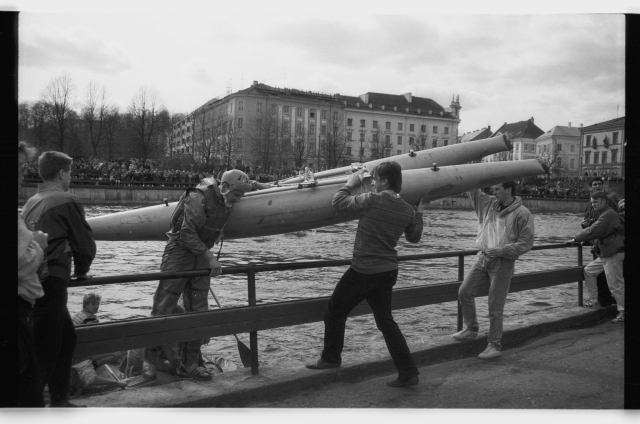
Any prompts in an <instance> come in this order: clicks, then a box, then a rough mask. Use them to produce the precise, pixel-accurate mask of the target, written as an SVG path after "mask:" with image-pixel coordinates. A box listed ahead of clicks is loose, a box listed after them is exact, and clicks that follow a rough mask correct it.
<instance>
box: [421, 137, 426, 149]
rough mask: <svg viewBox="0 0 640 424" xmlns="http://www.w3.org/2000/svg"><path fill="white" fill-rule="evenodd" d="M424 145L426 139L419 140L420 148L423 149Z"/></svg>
mask: <svg viewBox="0 0 640 424" xmlns="http://www.w3.org/2000/svg"><path fill="white" fill-rule="evenodd" d="M425 144H427V137H421V138H420V147H421V148H423V149H424V146H425Z"/></svg>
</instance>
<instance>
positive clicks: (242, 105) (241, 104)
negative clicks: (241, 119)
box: [231, 100, 244, 112]
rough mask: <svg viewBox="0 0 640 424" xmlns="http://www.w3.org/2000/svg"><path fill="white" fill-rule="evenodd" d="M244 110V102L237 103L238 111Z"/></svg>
mask: <svg viewBox="0 0 640 424" xmlns="http://www.w3.org/2000/svg"><path fill="white" fill-rule="evenodd" d="M241 110H244V101H242V100H239V101H238V111H241ZM231 112H233V103H231Z"/></svg>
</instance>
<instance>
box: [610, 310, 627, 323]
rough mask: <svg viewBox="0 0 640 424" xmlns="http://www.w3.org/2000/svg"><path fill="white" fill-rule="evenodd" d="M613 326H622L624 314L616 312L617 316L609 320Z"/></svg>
mask: <svg viewBox="0 0 640 424" xmlns="http://www.w3.org/2000/svg"><path fill="white" fill-rule="evenodd" d="M611 322H613V323H614V324H624V312H618V315H617V316H616V317H615V318H614V319H612V320H611Z"/></svg>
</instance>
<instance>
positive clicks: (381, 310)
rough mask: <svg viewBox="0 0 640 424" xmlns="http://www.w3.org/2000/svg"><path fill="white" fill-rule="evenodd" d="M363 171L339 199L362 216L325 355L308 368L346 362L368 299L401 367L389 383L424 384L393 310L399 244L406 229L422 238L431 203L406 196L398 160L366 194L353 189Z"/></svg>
mask: <svg viewBox="0 0 640 424" xmlns="http://www.w3.org/2000/svg"><path fill="white" fill-rule="evenodd" d="M361 174H362V171H360V172H357V173H354V174H353V175H352V177H351V179H350V180H349V182H347V183H346V184H345V185H344V186H343V187H342V188H341V189H340V190H339V191H338V193H336V195H335V196H334V198H333V207H334V209H335V210H337V211H345V210H346V211H349V212H352V213H358V214H360V220H359V222H358V230H357V232H356V239H355V243H354V246H353V259H352V262H351V267H350V268H349V269H348V270H347V272H345V273H344V275H343V276H342V278H341V279H340V281H339V282H338V284H337V286H336V288H335V289H334V291H333V294H332V295H331V299H330V300H329V303H328V305H327V310H326V312H325V316H324V323H325V331H324V349H323V351H322V356H321V357H320V359H318V360H317V361H316V362H313V363H311V364H308V365H307V368H310V369H328V368H338V367H339V366H340V365H341V363H342V358H341V353H342V349H343V346H344V332H345V323H346V321H347V315H348V314H349V313H350V312H351V310H352V309H353V308H355V307H356V306H357V305H358V304H359V303H360V302H362V300H363V299H366V300H367V303H369V306H370V307H371V309H372V311H373V316H374V318H375V320H376V325H377V326H378V328H379V329H380V331H381V332H382V335H383V336H384V340H385V343H386V344H387V348H388V349H389V353H390V354H391V357H392V358H393V362H394V364H395V366H396V368H397V369H398V378H397V380H394V381H391V382H389V383H387V384H388V385H389V386H391V387H404V386H413V385H416V384H418V374H419V372H418V368H416V366H415V363H414V362H413V359H412V358H411V352H410V351H409V347H408V346H407V342H406V340H405V338H404V336H403V334H402V332H401V331H400V328H398V324H396V322H395V321H394V319H393V316H392V314H391V296H392V290H393V286H394V285H395V283H396V279H397V278H398V260H397V251H396V249H395V247H396V244H397V243H398V240H399V239H400V237H401V236H402V234H403V233H404V235H405V238H406V239H407V241H409V242H411V243H417V242H418V241H420V237H421V236H422V211H423V210H424V206H425V205H424V203H423V202H422V201H421V202H420V203H419V204H418V206H416V207H412V206H411V205H409V204H408V203H407V202H405V201H404V200H402V199H401V198H400V196H399V194H398V193H400V190H401V188H402V170H401V168H400V165H399V164H398V163H397V162H384V163H381V164H380V165H378V166H376V167H375V168H374V169H373V172H372V176H373V181H372V184H371V191H369V192H365V190H362V191H363V193H362V194H359V195H357V196H353V195H351V193H352V191H353V190H354V189H355V188H357V187H358V186H360V185H361ZM363 188H364V187H363Z"/></svg>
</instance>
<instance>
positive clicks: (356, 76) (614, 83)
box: [19, 1, 625, 134]
mask: <svg viewBox="0 0 640 424" xmlns="http://www.w3.org/2000/svg"><path fill="white" fill-rule="evenodd" d="M177 3H178V4H184V5H188V7H186V6H185V7H184V8H182V9H180V10H171V13H168V12H167V10H168V9H167V8H159V9H160V11H161V12H162V13H157V14H151V13H142V12H143V10H142V9H140V8H135V7H133V8H127V9H120V11H123V10H126V11H127V13H114V10H110V12H111V13H96V12H104V11H103V10H97V11H92V10H89V12H91V13H85V11H86V9H78V8H72V7H69V8H67V9H66V10H64V9H63V13H51V12H49V11H48V10H49V9H46V8H41V9H38V8H35V9H34V8H31V9H28V8H26V9H23V10H26V11H24V12H22V13H20V20H19V25H20V27H19V39H20V41H19V51H20V57H19V101H21V102H22V101H35V100H37V99H38V98H39V97H40V95H41V93H42V91H43V90H44V88H45V86H46V85H47V83H48V82H49V81H50V80H51V79H52V78H54V77H57V76H60V75H62V74H63V73H64V72H67V73H68V74H69V75H70V76H71V78H72V80H73V81H74V83H75V86H76V101H77V109H78V110H79V109H80V107H81V105H82V101H83V98H84V96H85V91H86V87H87V85H88V83H89V82H90V81H92V82H95V83H97V84H100V85H104V86H106V88H107V92H108V94H109V96H110V100H111V101H112V102H113V103H115V104H117V105H119V106H120V108H121V109H122V110H124V109H126V107H127V105H128V104H129V102H130V101H131V98H132V97H133V96H134V94H135V93H136V91H138V89H139V88H140V87H142V86H143V85H146V86H148V87H150V88H153V89H155V90H157V91H158V93H159V94H160V97H161V99H162V102H163V104H164V105H165V106H166V108H167V109H168V110H169V111H170V112H172V113H176V112H185V113H186V112H190V111H192V110H193V109H195V108H196V107H198V106H200V105H202V104H203V103H204V102H206V101H207V100H209V99H211V98H213V97H215V96H218V95H220V94H224V93H225V92H226V91H227V89H228V87H230V88H231V90H232V91H237V90H240V89H243V88H247V87H248V86H249V85H251V83H252V81H254V80H257V81H259V82H263V83H265V84H268V85H271V86H277V87H289V88H297V89H301V90H312V91H320V92H325V93H331V94H334V93H341V94H346V95H352V96H357V95H360V94H363V93H366V92H369V91H371V92H379V93H391V94H402V93H406V92H412V93H413V95H414V96H420V97H427V98H430V99H433V100H434V101H436V102H437V103H439V104H440V105H442V106H443V107H448V106H449V103H450V102H451V97H452V94H454V93H455V95H456V96H457V95H459V96H460V104H461V106H462V110H461V120H462V121H461V123H460V127H459V133H460V134H463V133H465V132H468V131H473V130H475V129H479V128H481V127H484V126H486V125H488V124H490V125H491V127H492V129H494V130H496V129H498V127H499V126H500V125H502V124H503V123H504V122H516V121H522V120H526V119H528V118H530V117H534V118H535V123H536V125H538V126H539V127H540V128H541V129H542V130H544V131H546V130H548V129H550V128H551V127H553V126H555V125H567V124H568V122H571V123H572V125H573V126H578V125H579V124H580V123H582V124H584V125H585V126H586V125H591V124H594V123H597V122H600V121H603V120H608V119H613V118H616V116H617V115H619V116H624V114H625V102H624V95H625V91H624V84H625V75H624V70H625V52H624V48H625V21H624V16H623V15H622V14H603V13H599V14H563V15H550V14H537V15H524V14H515V15H501V14H490V15H486V14H485V15H477V14H476V15H473V14H468V15H429V14H427V13H429V11H427V10H426V9H422V10H419V12H420V13H421V14H416V13H415V10H414V9H411V8H406V7H400V8H397V9H398V10H396V12H398V11H401V10H407V12H408V11H412V12H413V13H412V14H411V15H408V14H405V15H377V16H374V15H361V14H356V12H358V10H359V9H358V8H355V9H353V8H351V9H346V12H345V13H341V12H339V11H340V10H341V8H340V6H339V5H340V3H326V4H331V6H329V12H331V10H332V9H331V8H332V7H333V8H335V9H336V12H335V13H327V11H328V10H327V7H325V8H324V9H323V13H324V14H322V15H310V14H302V13H311V12H312V11H313V7H307V8H306V9H303V10H298V9H295V8H293V7H295V6H291V7H292V8H287V7H286V6H288V5H296V4H298V5H299V4H300V2H291V3H286V4H284V6H285V7H282V8H281V12H279V13H274V11H273V10H270V13H272V14H270V15H257V14H256V15H252V14H249V13H254V12H260V11H261V12H264V5H263V6H261V7H262V9H259V10H258V9H254V7H253V6H252V4H254V3H252V2H249V3H246V6H241V7H240V8H232V9H229V10H227V11H220V10H218V9H215V8H212V7H211V6H209V7H205V8H202V7H196V6H197V4H194V3H193V2H189V1H186V2H184V3H183V2H177ZM387 3H388V2H387ZM267 4H271V3H267ZM311 4H316V6H317V7H319V8H320V7H322V6H321V5H322V4H325V3H324V2H319V3H318V2H315V3H314V2H310V3H309V5H311ZM359 4H360V7H362V8H364V9H367V10H368V9H372V10H373V8H367V7H365V6H364V5H366V4H376V3H362V2H360V3H359ZM393 4H396V3H395V2H394V3H393ZM397 4H404V3H403V2H400V3H397ZM450 4H451V5H453V4H458V3H450ZM243 7H244V9H245V10H243ZM461 9H462V8H461ZM376 10H377V9H376ZM42 11H44V13H42ZM292 11H293V12H295V13H300V15H291V14H288V13H292ZM462 11H463V10H455V9H450V10H448V11H447V13H451V12H462ZM618 105H619V112H617V110H616V108H617V107H618Z"/></svg>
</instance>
